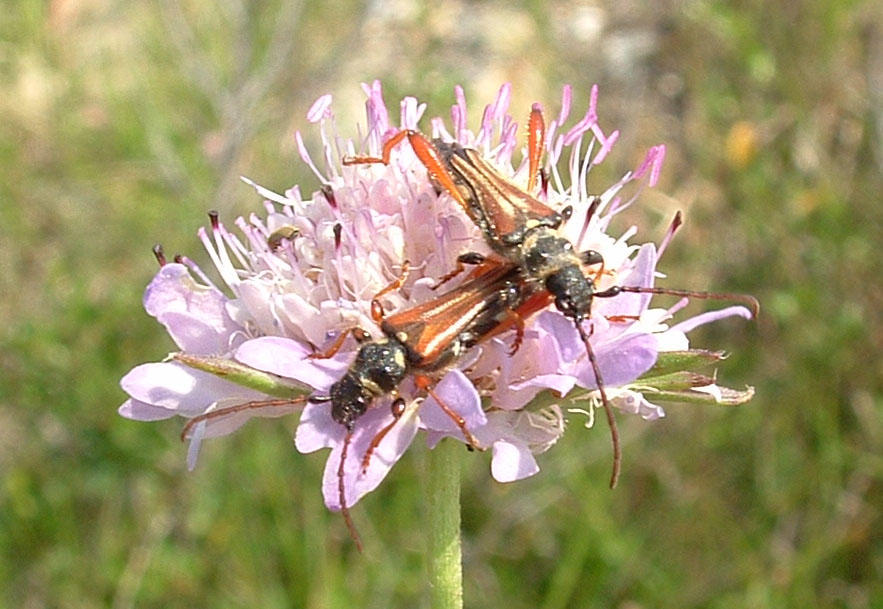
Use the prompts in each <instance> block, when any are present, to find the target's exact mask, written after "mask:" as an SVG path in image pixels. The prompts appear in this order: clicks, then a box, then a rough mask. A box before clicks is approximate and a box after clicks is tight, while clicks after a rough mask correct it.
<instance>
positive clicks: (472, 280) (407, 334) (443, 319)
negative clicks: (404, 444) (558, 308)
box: [181, 263, 547, 549]
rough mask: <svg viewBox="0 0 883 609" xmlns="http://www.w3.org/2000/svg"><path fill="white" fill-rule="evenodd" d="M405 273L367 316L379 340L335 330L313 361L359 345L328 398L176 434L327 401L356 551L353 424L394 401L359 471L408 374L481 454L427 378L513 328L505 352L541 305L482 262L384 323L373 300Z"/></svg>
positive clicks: (530, 289)
mask: <svg viewBox="0 0 883 609" xmlns="http://www.w3.org/2000/svg"><path fill="white" fill-rule="evenodd" d="M407 271H408V267H407V263H405V265H403V270H402V275H401V276H400V277H399V278H398V279H396V280H395V281H393V282H392V283H390V284H389V285H388V286H386V287H385V288H384V289H383V290H381V291H380V292H379V293H378V294H377V295H376V296H375V297H374V299H373V300H372V303H371V314H372V317H373V319H374V320H375V321H376V322H377V323H378V324H379V325H380V328H381V330H382V331H383V334H384V337H383V338H381V339H377V340H369V336H368V334H367V333H366V332H365V331H364V330H360V329H358V328H356V329H352V330H350V331H345V332H342V333H341V334H340V336H339V337H338V339H337V340H336V341H335V342H334V344H332V346H331V348H329V349H328V350H327V351H325V352H322V353H318V354H316V355H315V356H314V357H316V358H328V357H332V356H333V355H334V354H335V353H336V352H337V351H338V350H339V349H340V347H341V346H342V345H343V343H344V340H345V339H346V337H347V336H348V335H349V334H350V333H352V334H353V336H354V337H355V338H356V339H357V340H358V341H359V342H360V343H362V345H361V347H360V348H359V351H358V354H357V355H356V358H355V360H354V361H353V363H352V365H351V366H350V368H349V370H348V371H347V372H346V373H345V374H344V375H343V376H342V377H341V378H340V380H338V381H337V382H335V383H334V384H332V385H331V388H330V390H329V392H328V395H313V396H304V397H301V398H294V399H285V400H262V401H255V402H247V403H244V404H237V405H234V406H230V407H227V408H221V409H218V410H214V411H211V412H206V413H204V414H202V415H199V416H197V417H195V418H193V419H191V420H190V421H188V422H187V424H186V425H185V427H184V429H183V430H182V432H181V437H182V439H186V438H187V437H190V436H191V435H192V434H191V432H192V430H193V428H194V426H195V425H197V424H198V423H200V422H202V421H207V420H211V419H215V418H218V417H224V416H228V415H231V414H234V413H236V412H241V411H244V410H249V409H257V408H266V407H274V406H276V407H284V406H291V405H294V404H298V403H306V402H312V403H323V402H331V417H332V419H334V421H336V422H337V423H340V424H341V425H343V426H344V427H345V428H346V432H347V433H346V437H345V438H344V443H343V448H342V449H341V456H340V464H339V466H338V471H337V476H338V493H339V500H340V506H341V513H342V514H343V517H344V520H345V521H346V524H347V528H348V529H349V531H350V534H351V535H352V537H353V540H354V541H355V542H356V545H357V546H358V547H359V549H361V542H360V541H359V537H358V534H357V532H356V529H355V526H354V525H353V522H352V519H351V517H350V513H349V508H348V505H347V499H346V488H345V484H344V464H345V462H346V459H347V451H348V449H349V444H350V442H351V440H352V436H353V431H354V429H355V426H356V422H357V421H358V419H359V418H360V417H361V416H362V415H363V414H365V412H366V411H367V410H368V408H370V407H371V406H372V404H373V403H374V401H375V400H377V399H378V398H380V397H383V396H387V395H392V396H395V397H394V399H393V402H392V406H391V408H392V412H393V417H394V419H393V421H392V423H390V424H389V425H387V426H386V427H384V428H383V429H381V430H380V431H379V432H378V433H377V435H376V436H375V437H374V438H373V439H372V441H371V444H370V445H369V447H368V450H367V452H366V453H365V455H364V456H363V458H362V471H365V470H367V468H368V464H369V460H370V458H371V455H372V453H373V451H374V450H375V449H376V448H377V446H379V444H380V442H381V441H382V440H383V437H384V436H385V435H386V434H387V433H388V432H389V431H390V430H391V429H392V428H393V426H394V425H395V423H396V422H397V421H398V419H399V417H401V415H402V413H403V412H404V407H405V401H404V399H403V398H402V397H400V396H399V395H398V392H397V389H396V388H397V387H398V386H399V384H400V383H401V382H402V381H403V380H404V379H405V378H406V377H407V376H408V375H413V376H414V379H415V382H416V385H417V387H418V388H419V389H421V390H423V391H425V392H426V393H427V394H428V395H430V396H432V397H433V398H434V399H435V401H436V402H437V403H438V405H439V406H440V407H441V409H442V410H443V411H444V412H445V413H446V414H447V415H448V416H449V417H450V418H451V419H452V420H453V421H454V423H456V425H457V427H458V428H459V429H460V431H461V432H462V434H463V436H464V438H465V439H466V442H467V444H468V445H469V446H470V447H471V448H479V449H483V447H481V446H479V445H478V442H477V441H476V439H475V437H474V436H473V435H472V433H470V431H469V430H468V429H467V427H466V422H465V420H464V419H463V418H462V417H461V416H460V415H459V414H457V413H456V412H454V411H453V410H451V409H450V408H449V407H448V406H446V405H445V403H444V401H443V400H442V399H441V398H440V397H439V396H438V395H437V394H436V392H435V391H434V390H433V382H432V377H433V376H437V375H438V373H439V372H440V371H442V370H444V369H445V368H447V367H449V366H451V365H452V364H453V363H454V361H455V360H456V358H457V357H459V356H460V355H461V354H462V353H464V352H465V351H466V350H468V349H469V348H470V347H472V346H474V345H475V344H477V343H479V342H481V341H484V340H487V339H489V338H491V337H493V336H496V335H498V334H500V333H502V332H504V331H506V330H508V329H510V328H512V327H513V326H514V327H515V328H516V332H517V333H516V337H515V341H514V343H513V346H512V350H511V352H513V353H514V352H515V350H517V349H518V346H519V345H520V343H521V340H522V337H523V329H524V317H526V316H527V315H530V314H531V313H534V312H536V311H539V310H540V309H542V308H544V307H545V306H546V304H547V303H546V300H545V298H544V297H543V294H542V292H541V291H539V290H536V289H535V288H534V286H533V285H532V284H531V283H529V282H525V281H524V278H523V276H522V271H521V268H520V267H518V266H517V265H514V264H500V265H496V264H487V265H480V266H478V267H477V268H476V269H474V271H473V273H472V274H471V275H470V277H469V278H468V279H467V280H466V281H464V282H463V284H461V285H460V286H458V287H457V288H455V289H454V290H451V291H450V292H447V293H446V294H443V295H441V296H439V297H437V298H434V299H432V300H429V301H427V302H424V303H422V304H420V305H417V306H415V307H412V308H410V309H406V310H404V311H401V312H398V313H395V314H393V315H390V316H388V317H385V316H384V313H383V309H382V307H381V305H380V301H379V298H380V297H381V296H382V295H383V294H386V293H387V292H389V291H391V290H393V289H397V288H399V287H400V286H401V285H402V284H403V283H404V281H405V277H406V275H407ZM538 296H539V297H538Z"/></svg>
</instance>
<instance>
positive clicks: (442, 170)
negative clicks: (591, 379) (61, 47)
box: [343, 104, 759, 488]
mask: <svg viewBox="0 0 883 609" xmlns="http://www.w3.org/2000/svg"><path fill="white" fill-rule="evenodd" d="M405 138H407V139H408V142H409V143H410V145H411V148H412V149H413V150H414V153H415V154H416V155H417V158H418V159H419V160H420V162H421V163H422V164H423V165H424V166H425V167H426V169H427V171H428V172H429V176H430V178H431V179H432V181H433V182H434V183H435V184H436V185H437V186H438V187H439V188H440V189H441V190H443V191H445V192H447V193H448V194H449V195H451V196H452V197H453V198H454V200H455V201H456V202H457V203H458V204H459V205H460V207H462V208H463V210H464V211H465V212H466V214H467V215H468V216H469V218H470V219H471V220H472V221H473V222H474V223H475V224H476V225H478V227H479V228H480V229H481V231H482V233H483V234H484V238H485V240H486V241H487V243H488V245H490V247H491V248H492V249H493V250H494V251H495V252H496V254H497V255H498V256H500V257H502V258H503V259H504V260H505V261H506V262H502V261H498V263H500V264H515V265H517V266H518V267H519V268H521V269H522V272H523V273H524V277H525V280H526V281H527V282H529V283H534V284H537V285H539V286H541V287H542V288H544V289H545V290H546V291H547V292H548V298H549V301H554V303H555V306H556V308H557V309H558V310H559V311H560V312H561V313H562V314H563V315H564V316H566V317H568V318H570V319H572V320H573V323H574V325H575V326H576V330H577V332H578V333H579V336H580V338H581V339H582V342H583V343H584V344H585V347H586V354H587V356H588V358H589V362H590V364H591V366H592V371H593V373H594V375H595V380H596V384H597V385H598V393H599V394H600V397H601V403H602V405H603V407H604V411H605V414H606V417H607V422H608V424H609V426H610V434H611V439H612V443H613V472H612V474H611V478H610V487H611V488H613V487H615V486H616V482H617V480H618V478H619V472H620V467H621V460H622V455H621V448H620V445H619V432H618V431H617V427H616V420H615V419H614V417H613V411H612V409H611V406H610V402H609V400H608V399H607V393H606V391H605V389H604V381H603V379H602V378H601V370H600V367H599V365H598V360H597V358H596V357H595V353H594V351H593V350H592V345H591V343H590V341H589V336H590V334H591V332H589V333H587V332H586V330H585V329H584V328H583V322H584V321H585V320H587V319H588V318H589V317H590V316H591V307H592V301H593V299H594V298H611V297H613V296H617V295H618V294H621V293H623V292H633V293H650V294H670V295H673V296H685V297H692V298H706V299H708V298H710V299H720V300H733V301H738V302H743V303H745V304H747V305H748V306H750V307H751V310H752V314H753V315H754V316H755V317H756V316H757V310H758V308H759V305H758V303H757V300H755V299H754V298H753V297H751V296H746V295H742V294H722V293H721V294H718V293H709V292H696V291H692V290H675V289H669V288H655V287H641V286H613V287H611V288H608V289H606V290H603V291H595V282H594V279H593V278H590V277H587V276H586V275H585V273H584V272H583V267H584V266H589V265H595V264H601V265H602V269H603V262H604V260H603V258H602V257H601V255H600V254H599V253H598V252H595V251H593V250H586V251H584V252H577V251H576V248H575V247H574V246H573V244H572V243H571V242H570V241H568V240H567V239H565V238H563V237H561V236H560V235H559V233H558V228H559V227H560V226H561V225H562V223H564V222H565V221H566V220H567V219H568V218H570V216H571V214H572V211H573V210H572V208H571V207H570V206H567V207H565V208H563V209H562V210H560V211H558V210H555V209H554V208H552V207H550V206H549V205H546V204H545V203H543V202H542V201H540V200H539V199H538V198H536V197H535V196H534V195H532V194H531V192H532V191H534V190H535V188H536V186H537V177H538V175H539V173H540V159H541V157H542V154H543V150H544V146H545V121H544V120H543V114H542V109H541V107H540V105H539V104H534V105H533V106H532V108H531V113H530V119H529V121H528V182H527V189H526V190H525V189H522V188H520V187H519V186H517V185H515V184H513V183H512V182H511V181H510V180H508V179H507V178H505V177H503V176H502V175H501V174H500V173H499V172H498V171H497V170H496V169H494V167H493V166H491V164H490V163H488V161H487V160H485V159H484V158H483V157H482V155H481V153H480V152H479V151H478V150H475V149H474V148H467V147H465V146H461V145H460V144H458V143H457V142H445V141H443V140H440V139H433V140H430V139H428V138H427V137H426V136H424V135H423V134H421V133H420V132H418V131H414V130H410V129H409V130H402V131H400V132H398V133H397V134H395V135H394V136H393V137H392V138H390V139H389V140H388V141H387V142H386V143H385V144H384V146H383V149H382V152H381V156H380V157H369V156H356V157H348V158H345V159H344V161H343V164H344V165H355V164H373V163H383V164H385V165H388V164H389V160H390V153H391V151H392V149H393V148H394V147H395V146H397V145H398V144H399V143H400V142H401V141H402V140H404V139H405ZM484 262H487V260H486V258H485V256H483V255H482V254H479V253H476V252H468V253H464V254H462V255H461V256H460V257H459V259H458V267H457V270H455V271H454V272H452V273H449V274H448V275H446V276H445V278H443V280H442V281H444V280H445V279H448V278H450V277H451V276H453V275H455V274H456V273H458V272H460V271H462V269H463V264H480V263H484ZM599 274H600V273H599Z"/></svg>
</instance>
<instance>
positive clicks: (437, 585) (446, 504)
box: [426, 440, 463, 609]
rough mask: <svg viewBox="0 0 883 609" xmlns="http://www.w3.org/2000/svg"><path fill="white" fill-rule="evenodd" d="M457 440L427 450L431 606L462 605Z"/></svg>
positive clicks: (451, 608) (455, 607) (456, 607)
mask: <svg viewBox="0 0 883 609" xmlns="http://www.w3.org/2000/svg"><path fill="white" fill-rule="evenodd" d="M462 451H463V447H462V445H461V444H460V443H459V442H453V441H451V440H442V441H441V442H440V443H439V444H438V446H436V447H435V450H431V451H429V461H428V465H427V468H426V469H427V472H426V494H427V509H428V514H427V515H428V517H429V546H428V555H429V585H430V590H431V594H432V605H431V606H432V609H462V607H463V562H462V555H461V553H460V455H461V453H462Z"/></svg>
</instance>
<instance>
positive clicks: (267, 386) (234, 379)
mask: <svg viewBox="0 0 883 609" xmlns="http://www.w3.org/2000/svg"><path fill="white" fill-rule="evenodd" d="M168 359H170V360H172V361H176V362H180V363H182V364H184V365H185V366H187V367H189V368H193V369H195V370H202V371H203V372H208V373H209V374H214V375H215V376H217V377H220V378H222V379H224V380H225V381H230V382H231V383H236V384H237V385H241V386H243V387H248V388H249V389H254V390H255V391H260V392H261V393H266V394H267V395H271V396H273V397H276V398H296V397H300V396H304V395H308V394H309V393H310V392H311V390H310V389H308V388H307V387H304V386H302V385H295V384H293V383H292V382H291V381H290V380H288V379H285V378H283V377H281V376H278V375H275V374H271V373H269V372H264V371H262V370H257V369H255V368H252V367H250V366H246V365H245V364H241V363H239V362H237V361H236V360H232V359H227V358H224V357H211V356H207V355H191V354H189V353H181V352H177V353H170V354H169V357H168Z"/></svg>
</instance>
